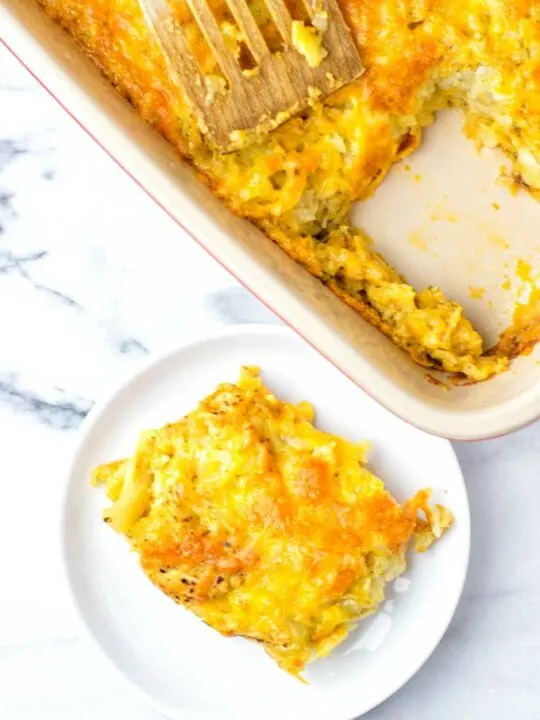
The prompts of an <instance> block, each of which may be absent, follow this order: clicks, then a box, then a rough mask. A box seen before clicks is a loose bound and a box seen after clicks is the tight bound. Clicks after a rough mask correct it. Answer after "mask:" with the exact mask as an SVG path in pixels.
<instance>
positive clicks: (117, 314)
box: [0, 46, 540, 720]
mask: <svg viewBox="0 0 540 720" xmlns="http://www.w3.org/2000/svg"><path fill="white" fill-rule="evenodd" d="M149 236H150V237H151V238H152V242H151V244H149V243H148V242H147V238H148V237H149ZM242 322H246V323H249V322H267V323H272V322H277V320H276V319H275V318H274V317H273V316H272V315H271V314H270V313H269V312H268V311H267V310H266V309H265V308H263V307H262V306H261V305H260V304H259V303H258V302H257V301H256V300H255V299H254V298H253V297H252V296H251V295H249V294H248V293H247V292H246V291H245V290H244V289H242V288H241V287H240V286H239V285H238V284H237V283H236V282H235V281H234V280H233V278H231V277H230V276H229V275H228V274H227V273H226V272H225V271H224V270H222V269H221V268H220V267H219V266H218V265H217V264H216V263H215V262H214V261H213V260H211V259H210V258H209V257H208V256H207V255H206V254H205V253H204V251H203V250H201V249H200V248H199V247H198V246H196V245H195V244H194V242H193V241H192V240H190V239H189V238H188V237H186V236H185V235H183V234H182V232H181V231H180V230H179V228H178V227H176V226H175V225H174V224H173V223H172V221H170V220H169V218H168V217H167V216H166V215H165V214H164V213H163V212H161V211H160V210H159V209H158V208H157V206H155V205H154V204H153V203H152V201H150V200H149V199H148V198H147V197H146V196H145V195H144V194H143V193H142V192H141V191H140V190H139V189H138V188H137V187H136V186H135V185H134V183H132V182H131V181H130V180H129V179H128V178H127V176H125V175H124V174H123V173H122V172H121V171H120V170H119V169H118V168H117V167H116V166H115V165H114V163H113V162H112V161H111V160H110V159H109V158H108V157H106V156H105V154H104V153H102V152H101V151H100V150H99V149H98V148H97V146H95V145H94V144H93V142H92V141H91V140H90V139H89V138H88V137H87V136H86V135H85V134H84V133H83V132H82V131H81V130H80V129H79V128H78V127H77V126H76V125H75V123H74V122H73V121H72V120H71V119H70V118H69V117H68V116H67V115H65V114H64V113H63V112H62V111H61V110H60V108H59V107H58V106H57V105H56V104H55V103H54V101H53V100H51V99H50V98H49V97H48V96H47V94H46V93H45V92H44V91H43V90H42V89H41V88H40V87H39V86H38V85H37V84H36V82H35V81H34V80H33V79H32V78H31V77H30V76H29V75H28V74H27V73H26V71H25V70H23V69H22V68H21V67H20V66H19V65H18V64H17V63H16V62H15V60H13V59H12V58H11V56H10V55H9V54H8V53H7V51H6V50H5V49H4V48H3V47H2V46H0V337H1V341H0V348H1V351H0V438H1V441H0V448H1V452H0V489H1V497H2V519H1V521H0V577H1V578H2V581H1V583H0V611H1V612H0V717H1V718H2V719H3V720H72V719H73V720H74V719H75V718H76V719H77V720H85V719H88V720H96V719H98V718H99V720H108V719H110V720H123V719H125V720H157V717H158V716H157V715H155V714H154V713H153V712H152V711H151V710H149V709H147V708H146V707H145V706H143V705H141V704H140V702H139V700H138V699H136V698H135V697H134V696H132V695H131V693H130V692H129V691H128V690H127V689H126V688H125V687H124V685H123V683H122V682H121V681H120V680H119V679H118V678H117V676H116V675H115V674H113V673H111V671H110V669H109V667H108V665H107V664H106V663H105V661H104V660H102V658H101V656H100V655H99V654H98V653H97V651H96V650H95V649H94V648H93V647H92V645H91V644H90V643H89V642H88V641H87V640H86V639H85V638H84V635H83V633H82V631H81V627H80V626H79V624H78V620H77V618H76V616H75V613H74V611H73V609H72V607H71V604H70V600H69V597H68V594H67V591H66V587H65V583H64V578H63V575H62V568H61V562H60V552H59V531H58V527H59V513H60V499H61V496H62V492H63V483H64V468H65V465H66V462H67V458H68V457H69V453H70V451H71V449H72V448H73V445H74V442H75V436H76V433H75V431H76V429H77V427H78V425H79V423H80V422H81V420H82V419H83V418H84V416H85V415H86V413H87V412H88V410H89V409H90V408H91V407H92V404H93V402H94V401H95V400H96V399H97V398H98V397H100V396H101V395H102V394H103V393H105V392H106V389H107V388H108V387H109V386H110V385H111V384H113V383H116V382H117V381H118V380H119V379H120V378H122V377H123V376H124V374H125V373H126V372H128V371H129V370H130V368H131V367H132V366H133V365H134V363H136V362H137V361H138V360H139V359H140V358H141V356H144V355H146V354H147V353H149V352H154V351H159V350H160V349H161V348H164V347H166V346H170V345H171V344H173V343H175V342H178V341H182V340H184V339H186V338H188V337H189V336H190V334H192V333H193V332H194V331H197V332H201V331H204V330H205V329H208V330H210V329H212V328H214V327H216V326H220V325H226V324H231V323H242ZM456 451H457V453H458V456H459V459H460V462H461V464H462V467H463V471H464V474H465V477H466V480H467V484H468V488H469V493H470V500H471V511H472V556H471V565H470V572H469V576H468V580H467V584H466V588H465V592H464V596H463V599H462V601H461V603H460V606H459V608H458V611H457V613H456V616H455V618H454V620H453V622H452V624H451V626H450V629H449V630H448V632H447V634H446V636H445V637H444V639H443V641H442V642H441V644H440V646H439V648H438V649H437V650H436V652H435V653H434V655H433V656H432V658H431V659H430V660H429V661H428V662H427V664H426V665H425V666H424V668H423V669H422V670H421V671H420V672H419V673H418V674H417V675H416V677H414V678H413V680H411V681H410V682H409V684H408V685H407V686H406V687H405V688H403V689H402V690H401V691H400V692H399V693H397V695H396V696H394V697H393V698H392V699H390V700H389V701H387V702H386V703H385V704H383V705H382V706H380V707H379V708H377V709H376V710H373V711H372V712H371V713H370V714H369V715H368V716H367V717H369V718H370V720H390V719H391V720H410V718H412V717H416V718H421V719H422V720H423V719H424V718H425V719H427V720H455V718H490V720H507V718H508V717H517V718H519V719H520V720H538V718H539V717H540V686H539V684H538V681H539V678H540V622H539V619H538V618H539V617H540V523H539V522H538V510H537V507H536V505H537V501H538V504H539V506H540V482H539V480H540V478H539V474H538V467H539V461H538V459H539V455H540V424H536V425H533V426H532V427H529V428H527V429H525V430H522V431H521V432H519V433H516V434H514V435H511V436H508V437H505V438H501V439H499V440H494V441H489V442H480V443H471V444H466V445H465V444H462V445H457V446H456ZM186 720H187V719H186ZM329 720H331V719H329Z"/></svg>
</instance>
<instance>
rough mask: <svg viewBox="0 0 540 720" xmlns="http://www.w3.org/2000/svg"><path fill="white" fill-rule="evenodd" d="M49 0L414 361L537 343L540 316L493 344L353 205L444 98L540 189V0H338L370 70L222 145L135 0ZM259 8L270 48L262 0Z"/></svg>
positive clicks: (208, 68) (494, 361) (106, 64)
mask: <svg viewBox="0 0 540 720" xmlns="http://www.w3.org/2000/svg"><path fill="white" fill-rule="evenodd" d="M40 2H41V4H42V5H43V6H44V8H45V10H46V11H47V12H48V13H49V14H50V15H51V16H52V17H53V18H55V19H56V20H57V21H58V22H59V23H61V24H62V25H63V26H64V27H65V28H66V29H67V30H68V31H69V32H70V33H72V34H73V36H74V37H75V38H76V39H77V40H78V41H79V42H80V43H81V44H82V45H83V47H84V49H85V50H86V51H87V52H88V53H89V54H90V55H91V56H92V57H93V58H94V60H95V61H96V63H97V64H98V65H99V67H100V68H101V69H102V70H103V72H104V73H105V74H106V75H107V76H108V77H109V78H110V79H111V81H112V82H113V83H114V84H115V85H116V87H117V88H118V89H119V90H120V91H121V92H122V93H123V94H124V95H125V96H126V97H127V98H128V99H129V100H130V101H131V102H132V103H133V104H134V105H135V107H137V108H138V110H139V112H140V113H141V115H142V116H143V118H144V119H145V120H146V121H147V122H149V123H151V124H152V125H153V126H154V127H156V128H157V129H158V130H159V131H160V132H161V133H163V135H165V137H167V138H168V139H169V140H170V142H171V143H172V144H173V145H174V146H175V147H176V148H177V149H178V151H179V152H180V154H181V155H182V156H183V157H184V158H185V159H187V160H188V161H189V162H191V163H192V164H193V165H194V166H195V167H196V168H197V170H198V171H199V172H200V173H201V176H202V177H203V178H205V179H206V181H207V182H208V184H209V185H210V186H211V187H212V189H213V190H214V192H215V193H216V194H217V195H218V196H219V197H220V198H222V199H223V201H224V202H225V203H226V204H227V205H228V207H229V208H230V209H231V210H232V211H233V212H235V213H237V214H238V215H241V216H243V217H245V218H248V219H249V220H251V221H252V222H254V223H256V224H257V225H258V226H259V227H260V228H262V229H263V230H264V232H266V233H267V235H269V236H270V237H271V238H272V239H273V240H274V241H275V242H277V243H278V244H279V245H280V246H281V247H282V248H283V249H284V250H285V251H286V252H287V253H288V254H289V255H290V256H291V257H293V258H294V259H295V260H297V261H298V262H300V263H301V264H302V265H304V267H306V268H307V269H308V270H309V272H311V273H312V274H314V275H315V276H317V277H318V278H320V279H321V280H322V281H323V282H324V283H325V284H326V285H327V286H328V287H329V288H330V289H332V290H333V291H334V292H335V293H337V294H338V295H339V296H340V297H341V298H343V300H345V301H346V302H347V303H349V304H350V305H352V306H353V307H355V308H356V309H358V310H359V312H361V313H362V314H363V315H364V317H366V319H368V320H369V321H370V322H372V323H374V324H375V325H376V326H378V327H379V328H380V329H381V330H382V331H383V332H384V333H385V334H386V335H387V336H388V337H390V338H391V339H392V340H393V341H394V342H395V343H397V344H398V345H399V346H401V347H402V348H404V349H405V350H407V351H408V352H409V353H410V354H411V355H412V357H413V358H414V359H415V360H416V361H418V362H420V363H421V364H423V365H425V366H427V367H433V368H435V369H443V370H446V371H449V372H452V373H459V374H461V375H464V376H465V377H467V378H468V379H469V380H472V381H478V380H483V379H485V378H488V377H490V376H492V375H494V374H496V373H498V372H501V371H502V370H504V369H505V368H506V367H507V366H508V362H509V359H510V358H511V357H512V356H513V353H515V352H516V351H517V350H516V349H517V348H519V347H524V346H525V345H526V346H527V347H529V348H530V347H531V344H534V342H536V340H537V339H538V334H539V333H538V324H539V323H538V321H537V319H535V322H534V325H532V326H529V331H530V332H529V341H528V342H527V343H521V342H520V341H519V338H518V335H516V332H514V331H512V330H511V331H510V332H514V335H516V338H518V339H517V342H515V343H513V344H512V345H510V344H509V343H508V342H501V343H500V344H499V346H498V347H496V348H495V349H493V350H492V351H491V352H489V353H486V352H485V349H484V347H483V342H482V339H481V337H480V335H479V334H478V333H477V332H476V331H475V330H474V329H473V328H472V326H471V324H470V323H469V322H468V320H466V318H464V316H463V310H462V308H461V307H460V306H459V305H457V304H456V303H454V302H451V301H450V300H448V299H446V298H445V297H444V295H443V294H442V292H441V291H440V290H439V289H438V288H434V287H431V288H428V289H426V290H424V291H421V292H416V291H415V289H414V288H412V287H411V286H410V285H409V284H407V282H406V281H405V280H404V279H403V278H402V277H401V276H400V275H399V274H398V273H397V272H395V271H394V270H393V269H392V268H390V267H389V266H388V265H387V264H386V263H385V262H384V261H383V260H382V259H381V258H380V257H378V256H377V255H376V253H374V251H373V250H372V248H371V244H370V242H369V240H368V239H367V238H366V237H365V236H364V234H363V233H362V231H361V230H359V229H357V228H354V227H352V226H351V225H350V223H349V213H350V208H351V205H352V203H353V202H354V201H357V200H362V199H364V198H366V197H368V196H369V195H370V194H371V193H372V192H373V191H374V190H375V189H376V187H377V185H378V184H379V183H380V182H381V181H382V180H383V178H384V176H385V174H386V172H387V171H388V169H389V168H390V167H391V165H392V164H393V163H395V162H396V161H397V160H399V159H401V158H402V157H404V156H405V155H407V154H408V153H410V152H411V151H413V150H414V148H415V147H416V146H417V145H418V143H419V142H420V139H421V134H422V130H423V128H424V127H426V126H427V125H429V124H430V123H431V122H432V121H433V117H434V114H435V113H436V112H437V110H439V109H441V108H444V107H449V106H453V107H459V108H461V109H462V110H463V111H464V114H465V129H466V132H467V133H468V134H469V135H471V136H473V137H474V138H475V139H476V140H477V141H478V142H479V143H480V144H483V145H486V146H489V147H499V148H501V149H502V150H503V151H504V152H505V153H506V154H507V155H508V156H509V157H510V158H511V160H512V161H513V166H514V180H515V182H516V183H519V184H520V185H523V186H525V187H527V188H528V189H529V190H530V191H531V192H532V193H533V194H538V193H540V132H539V127H540V55H539V53H538V52H537V47H538V45H539V44H540V0H460V1H459V2H456V1H455V0H340V5H341V8H342V11H343V13H344V16H345V18H346V20H347V22H348V24H349V26H350V29H351V31H352V34H353V37H354V39H355V41H356V43H357V45H358V48H359V51H360V54H361V57H362V61H363V64H364V67H365V72H364V74H363V75H362V76H361V77H360V78H359V80H358V81H356V82H355V83H353V84H351V85H349V86H347V87H346V88H343V89H342V90H340V91H338V92H337V93H335V94H334V95H332V96H331V97H330V98H328V99H326V100H325V101H324V102H314V103H313V106H312V107H311V108H310V109H308V111H306V112H304V113H302V114H301V115H299V116H296V117H294V118H292V119H290V120H289V121H288V122H286V123H285V124H284V125H282V126H281V127H279V128H278V129H277V130H275V131H274V132H272V133H270V134H269V135H268V136H267V137H261V138H259V140H258V141H257V142H256V143H255V144H254V145H252V146H250V147H249V148H245V149H242V150H238V151H236V152H234V153H230V154H219V153H217V152H213V151H212V149H211V148H210V146H209V145H208V144H207V142H206V141H205V137H204V135H202V134H201V132H200V130H199V128H198V125H197V123H196V121H195V119H194V117H193V115H192V113H191V111H190V109H189V107H188V106H187V105H186V103H185V101H184V99H183V97H182V93H181V92H180V90H179V89H178V87H177V86H176V85H175V84H174V82H173V81H172V79H171V77H170V75H169V73H168V71H167V68H166V65H165V62H164V58H163V56H162V53H161V51H160V48H159V47H158V45H157V43H156V41H155V38H154V37H153V35H152V33H151V32H150V30H149V28H148V27H147V25H146V23H145V21H144V19H143V17H142V15H141V11H140V8H139V5H138V2H137V0H40ZM211 4H212V6H213V8H214V12H215V14H216V17H217V19H218V22H219V23H220V26H221V29H222V31H223V33H224V35H225V37H226V40H227V42H228V44H229V46H230V48H231V50H232V51H233V52H234V53H235V54H236V55H237V57H239V58H240V57H241V55H242V52H243V42H242V36H241V34H240V32H239V30H238V28H237V27H236V25H235V24H234V21H233V18H232V17H231V16H230V14H229V12H228V10H227V8H226V6H225V5H224V3H223V2H221V0H212V3H211ZM296 4H297V5H299V3H296ZM174 6H175V8H176V12H177V14H178V19H179V21H180V22H181V23H183V24H184V26H185V27H186V29H187V32H188V33H189V37H190V42H191V45H192V47H193V49H194V52H195V54H196V56H197V59H198V61H199V63H200V64H201V66H202V68H203V69H204V71H205V72H206V73H208V76H209V78H210V80H209V82H210V81H211V88H210V90H211V91H212V92H213V91H214V90H215V87H218V86H219V85H218V83H219V77H218V75H216V72H217V71H218V69H217V68H216V63H215V60H214V58H213V56H212V54H211V53H210V52H209V50H208V48H207V47H206V45H205V43H204V41H203V39H202V37H201V34H200V31H199V29H198V28H197V26H196V24H195V23H194V22H193V19H192V18H191V16H190V14H189V12H188V10H187V8H186V5H185V4H184V2H183V0H175V3H174ZM250 6H251V9H252V11H253V14H254V16H255V17H256V19H257V22H258V23H259V25H260V26H261V28H263V29H264V31H265V34H266V36H267V37H268V38H269V45H270V46H271V48H272V49H275V48H276V47H278V45H279V42H278V39H276V37H275V31H274V30H273V28H272V23H271V21H270V18H269V16H268V12H267V10H266V8H265V5H264V2H263V0H251V2H250ZM296 27H297V34H298V29H299V30H300V32H299V35H298V37H297V38H296V40H297V42H299V43H300V44H299V47H300V49H301V50H303V52H304V54H306V53H307V55H308V56H309V57H311V59H312V62H313V63H316V62H317V53H318V50H319V51H320V50H321V48H320V47H319V48H318V46H317V45H316V43H317V42H318V41H319V39H320V38H319V37H318V36H315V35H314V34H313V33H311V34H309V33H308V34H307V35H306V32H305V30H302V27H301V26H300V25H298V26H296ZM321 37H322V40H321V42H322V46H321V47H322V50H324V33H322V36H321ZM314 43H315V44H314ZM319 56H320V52H319ZM510 348H513V350H511V349H510Z"/></svg>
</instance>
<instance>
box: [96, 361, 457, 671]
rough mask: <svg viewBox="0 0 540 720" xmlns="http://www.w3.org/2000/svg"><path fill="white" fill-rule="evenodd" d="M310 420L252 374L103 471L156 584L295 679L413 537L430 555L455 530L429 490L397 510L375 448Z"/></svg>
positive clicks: (371, 596) (397, 567) (354, 615)
mask: <svg viewBox="0 0 540 720" xmlns="http://www.w3.org/2000/svg"><path fill="white" fill-rule="evenodd" d="M312 419H313V409H312V408H311V406H310V405H309V404H308V403H300V404H298V405H293V404H288V403H285V402H282V401H280V400H279V399H278V398H276V397H275V396H274V395H273V394H272V393H271V392H270V391H269V390H268V389H267V388H265V387H264V385H263V384H262V382H261V380H260V378H259V377H258V372H257V370H256V369H253V368H245V369H244V370H243V372H242V374H241V377H240V380H239V382H238V383H237V384H236V385H231V384H224V385H220V386H219V387H218V389H217V390H216V392H214V393H213V394H212V395H210V396H209V397H208V398H207V399H206V400H204V401H203V402H201V404H200V405H199V407H198V409H197V410H195V411H193V412H191V413H190V414H189V415H187V416H186V417H185V418H184V419H182V420H180V421H179V422H177V423H174V424H171V425H167V426H165V427H163V428H161V429H159V430H153V431H147V432H145V433H143V434H142V435H141V438H140V440H139V443H138V445H137V448H136V451H135V454H134V456H133V457H132V458H130V459H129V460H124V461H120V462H115V463H111V464H109V465H104V466H101V467H99V468H97V469H96V471H95V472H94V476H93V480H94V482H95V483H97V484H101V483H105V484H106V485H107V492H108V495H109V497H110V498H111V500H112V501H113V504H112V507H111V508H109V509H108V510H106V511H105V520H107V522H109V523H111V524H112V526H113V527H114V528H115V529H116V530H118V531H119V532H121V533H124V534H126V535H127V536H128V538H129V539H130V541H131V543H132V546H133V548H134V549H135V550H136V551H137V552H138V553H139V556H140V562H141V566H142V568H143V570H144V572H145V573H146V574H147V575H148V577H149V578H150V579H151V580H152V582H153V583H155V584H156V585H157V586H158V587H159V588H161V589H162V590H163V591H164V592H165V593H167V595H169V596H170V597H171V598H173V599H174V600H175V601H176V602H178V603H180V604H181V605H184V606H185V607H186V608H188V609H190V610H191V611H193V612H194V613H195V614H196V615H198V616H199V617H201V618H202V619H203V620H204V621H205V622H206V623H208V624H209V625H210V626H212V627H213V628H215V629H216V630H218V631H219V632H220V633H222V634H224V635H227V636H232V635H241V636H243V637H246V638H250V639H253V640H256V641H258V642H260V643H261V644H262V645H263V647H264V648H265V650H266V651H267V652H268V653H269V654H270V655H271V656H272V657H273V658H274V659H276V661H277V662H278V663H279V664H280V666H281V667H283V668H284V669H286V670H288V671H290V672H292V673H294V674H298V673H300V672H301V671H302V670H303V668H304V665H305V664H306V662H308V661H309V660H310V659H312V658H314V657H318V656H324V655H326V654H327V653H329V652H330V650H331V649H332V648H333V647H335V645H337V644H338V643H339V642H341V640H343V639H344V638H345V637H346V635H347V634H348V632H349V630H350V629H351V627H352V626H353V624H354V623H355V622H356V621H358V620H360V619H361V618H363V617H365V616H366V615H368V614H370V613H372V612H374V611H375V610H376V609H377V606H378V605H379V603H380V602H381V601H382V599H383V596H384V585H385V583H386V582H387V581H388V580H390V579H392V578H394V577H396V575H398V574H399V573H401V572H402V571H403V570H404V569H405V551H406V549H407V546H408V545H409V542H410V541H411V538H413V536H414V538H415V542H416V549H417V550H418V551H420V552H423V551H424V550H426V549H427V548H428V547H429V546H430V545H431V543H432V542H433V541H434V540H435V538H438V537H440V536H441V535H442V533H443V532H444V530H445V529H446V528H447V527H448V526H449V525H450V524H451V522H452V516H451V515H450V513H449V511H448V510H446V509H444V508H442V507H440V506H437V507H435V508H431V507H430V506H429V492H427V491H420V492H419V493H418V494H417V495H416V496H415V497H414V498H413V499H412V500H410V501H409V502H407V503H405V504H404V505H399V504H398V503H397V502H396V501H395V500H394V498H392V496H391V495H390V494H389V493H388V492H387V491H386V490H385V488H384V485H383V483H382V481H381V480H379V479H378V478H376V477H375V476H374V475H373V474H372V473H370V472H369V471H368V470H367V469H366V467H365V461H366V450H367V448H366V445H365V444H354V443H351V442H348V441H346V440H344V439H342V438H339V437H337V436H332V435H329V434H327V433H324V432H322V431H320V430H317V429H316V428H315V427H314V426H313V425H312V422H311V421H312ZM419 511H421V515H422V516H423V519H421V518H420V517H419Z"/></svg>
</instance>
